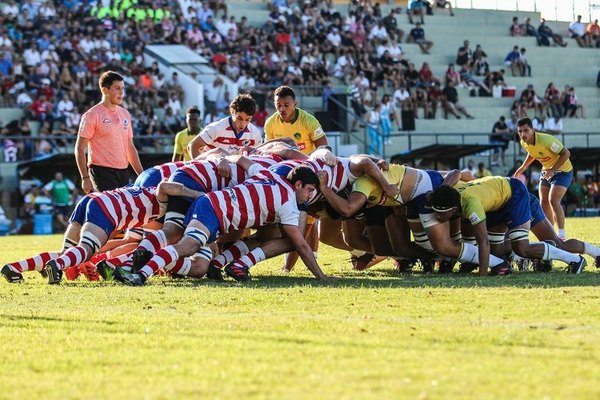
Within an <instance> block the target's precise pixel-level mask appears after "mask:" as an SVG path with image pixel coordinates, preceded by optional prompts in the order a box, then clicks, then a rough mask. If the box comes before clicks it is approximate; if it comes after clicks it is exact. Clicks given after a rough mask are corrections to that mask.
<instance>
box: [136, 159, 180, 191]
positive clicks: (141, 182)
mask: <svg viewBox="0 0 600 400" xmlns="http://www.w3.org/2000/svg"><path fill="white" fill-rule="evenodd" d="M183 165H185V162H184V161H175V162H168V163H164V164H160V165H156V166H154V167H152V168H148V169H146V170H144V172H142V173H141V174H140V175H139V176H138V177H137V178H136V180H135V182H134V183H133V184H134V186H139V187H151V186H158V184H159V183H160V182H161V181H162V180H163V179H168V178H169V177H170V176H171V175H173V173H174V172H175V171H176V170H177V169H178V168H180V167H182V166H183Z"/></svg>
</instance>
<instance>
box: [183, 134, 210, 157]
mask: <svg viewBox="0 0 600 400" xmlns="http://www.w3.org/2000/svg"><path fill="white" fill-rule="evenodd" d="M205 130H206V129H205ZM202 132H204V131H202ZM202 132H201V133H202ZM201 133H200V134H201ZM200 134H198V135H196V136H195V137H194V138H193V139H192V141H191V142H190V143H189V144H188V147H187V150H188V153H190V157H192V158H196V157H198V156H199V155H200V153H202V149H203V148H204V147H206V142H205V141H204V139H203V138H202V137H201V136H200Z"/></svg>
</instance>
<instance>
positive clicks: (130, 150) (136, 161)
mask: <svg viewBox="0 0 600 400" xmlns="http://www.w3.org/2000/svg"><path fill="white" fill-rule="evenodd" d="M127 161H129V164H131V167H132V168H133V170H134V171H135V173H136V174H137V175H139V174H141V173H142V172H144V168H143V167H142V163H141V162H140V156H139V154H138V152H137V149H136V148H135V144H134V143H133V137H130V138H129V143H128V145H127Z"/></svg>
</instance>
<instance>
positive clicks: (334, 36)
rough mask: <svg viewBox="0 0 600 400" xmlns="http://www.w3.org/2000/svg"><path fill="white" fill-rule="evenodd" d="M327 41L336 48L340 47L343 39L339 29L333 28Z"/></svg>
mask: <svg viewBox="0 0 600 400" xmlns="http://www.w3.org/2000/svg"><path fill="white" fill-rule="evenodd" d="M327 40H328V41H329V42H330V43H331V44H332V45H333V47H334V48H338V47H340V45H341V44H342V37H341V36H340V33H339V32H338V28H336V27H333V28H331V30H330V31H329V33H328V34H327Z"/></svg>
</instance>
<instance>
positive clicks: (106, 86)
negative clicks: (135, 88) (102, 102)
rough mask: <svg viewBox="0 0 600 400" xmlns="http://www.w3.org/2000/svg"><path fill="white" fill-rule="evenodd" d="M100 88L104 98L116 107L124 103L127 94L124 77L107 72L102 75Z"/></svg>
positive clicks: (99, 83)
mask: <svg viewBox="0 0 600 400" xmlns="http://www.w3.org/2000/svg"><path fill="white" fill-rule="evenodd" d="M98 86H100V91H101V92H102V97H103V98H104V99H107V100H108V101H109V102H110V103H112V104H114V105H120V104H121V103H122V102H123V96H124V94H125V82H124V80H123V76H122V75H121V74H119V73H117V72H114V71H106V72H104V73H103V74H102V75H100V79H99V80H98Z"/></svg>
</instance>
